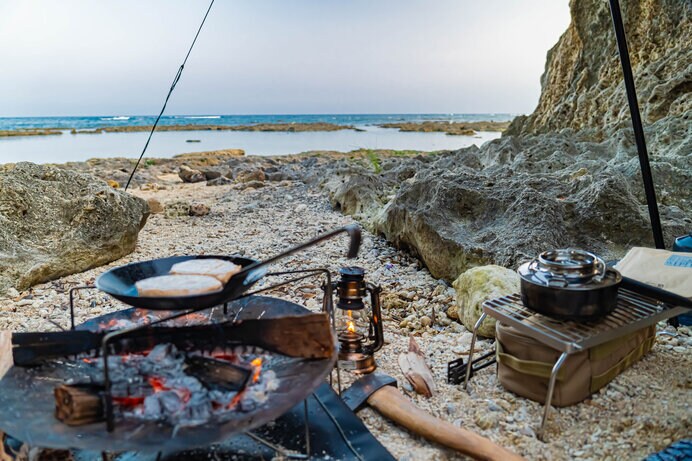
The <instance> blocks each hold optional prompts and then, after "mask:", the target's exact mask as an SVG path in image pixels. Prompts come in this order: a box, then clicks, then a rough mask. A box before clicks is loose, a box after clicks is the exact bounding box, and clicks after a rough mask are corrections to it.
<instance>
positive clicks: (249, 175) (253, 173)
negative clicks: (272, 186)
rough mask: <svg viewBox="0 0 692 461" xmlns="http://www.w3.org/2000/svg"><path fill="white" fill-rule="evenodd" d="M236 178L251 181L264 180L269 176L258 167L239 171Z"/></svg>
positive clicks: (240, 180) (241, 180) (239, 180)
mask: <svg viewBox="0 0 692 461" xmlns="http://www.w3.org/2000/svg"><path fill="white" fill-rule="evenodd" d="M235 179H236V181H238V182H251V181H264V180H266V179H267V178H266V176H265V175H264V171H263V170H262V169H260V168H257V169H253V170H246V171H241V172H239V173H238V175H237V176H236V178H235Z"/></svg>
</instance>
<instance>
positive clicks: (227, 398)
mask: <svg viewBox="0 0 692 461" xmlns="http://www.w3.org/2000/svg"><path fill="white" fill-rule="evenodd" d="M236 395H238V393H237V392H224V391H221V390H214V391H210V392H209V400H211V401H212V402H214V403H216V404H218V405H220V406H221V407H222V408H226V407H227V406H228V405H229V404H230V403H231V401H232V400H233V399H234V398H235V396H236Z"/></svg>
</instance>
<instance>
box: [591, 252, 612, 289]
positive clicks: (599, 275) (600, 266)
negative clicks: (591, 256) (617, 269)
mask: <svg viewBox="0 0 692 461" xmlns="http://www.w3.org/2000/svg"><path fill="white" fill-rule="evenodd" d="M596 268H597V270H598V272H596V275H594V276H593V280H594V281H596V282H599V283H600V282H601V281H602V280H603V278H604V277H605V276H606V272H607V271H608V267H607V266H606V263H605V261H603V259H601V258H599V257H598V256H596Z"/></svg>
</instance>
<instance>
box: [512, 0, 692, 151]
mask: <svg viewBox="0 0 692 461" xmlns="http://www.w3.org/2000/svg"><path fill="white" fill-rule="evenodd" d="M621 7H622V15H623V21H624V24H625V31H626V34H627V40H628V44H629V51H630V59H631V62H632V69H633V73H634V76H635V85H636V87H637V93H638V100H639V103H640V106H641V112H642V117H643V119H644V122H645V123H647V124H653V123H655V122H657V121H659V120H661V119H665V118H667V117H684V118H685V119H686V120H687V122H688V123H687V124H688V126H689V120H690V114H689V112H690V110H691V109H692V97H690V94H691V92H692V59H691V58H692V54H691V51H690V50H692V2H690V1H689V0H625V1H622V2H621ZM570 11H571V16H572V21H571V23H570V25H569V27H568V28H567V31H566V32H565V33H564V34H563V35H562V36H561V37H560V40H559V41H558V43H557V44H556V45H555V46H554V47H553V48H552V49H551V50H550V51H549V52H548V57H547V61H546V65H545V72H544V74H543V76H542V77H541V86H542V92H541V96H540V99H539V101H538V106H537V107H536V110H535V111H534V112H533V113H532V114H531V115H529V116H528V117H518V118H517V119H516V120H514V122H513V123H512V125H511V127H510V128H509V130H508V131H507V134H535V133H552V132H556V131H559V130H562V129H565V128H569V129H571V130H573V131H583V130H587V131H586V132H590V133H591V134H592V135H593V136H595V137H601V138H602V137H603V136H604V135H605V134H606V133H608V132H609V131H610V130H611V129H613V128H617V127H623V126H627V127H628V126H629V124H630V115H629V108H628V105H627V98H626V94H625V89H624V84H623V80H622V69H621V65H620V60H619V57H618V52H617V45H616V41H615V34H614V32H613V26H612V22H611V17H610V9H609V5H608V2H607V1H603V0H571V1H570Z"/></svg>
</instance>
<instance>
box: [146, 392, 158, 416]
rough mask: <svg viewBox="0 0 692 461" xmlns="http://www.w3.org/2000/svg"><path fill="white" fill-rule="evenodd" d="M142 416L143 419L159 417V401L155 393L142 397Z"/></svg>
mask: <svg viewBox="0 0 692 461" xmlns="http://www.w3.org/2000/svg"><path fill="white" fill-rule="evenodd" d="M142 416H143V417H144V418H145V419H159V418H161V416H162V415H161V402H160V400H159V397H158V395H157V394H152V395H150V396H148V397H146V398H145V399H144V408H143V410H142Z"/></svg>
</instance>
